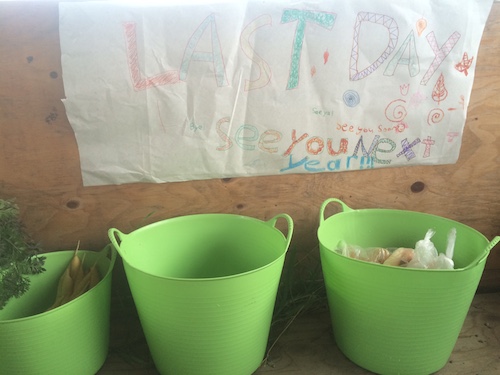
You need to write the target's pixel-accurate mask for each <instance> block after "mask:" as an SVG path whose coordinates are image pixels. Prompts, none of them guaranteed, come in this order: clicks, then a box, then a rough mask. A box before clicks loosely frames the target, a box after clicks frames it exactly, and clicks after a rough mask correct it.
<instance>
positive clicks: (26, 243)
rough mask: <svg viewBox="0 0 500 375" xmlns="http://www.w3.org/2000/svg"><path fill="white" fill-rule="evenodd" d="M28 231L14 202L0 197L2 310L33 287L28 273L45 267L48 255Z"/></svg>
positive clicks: (38, 271)
mask: <svg viewBox="0 0 500 375" xmlns="http://www.w3.org/2000/svg"><path fill="white" fill-rule="evenodd" d="M39 253H40V247H39V245H38V244H36V243H35V242H33V240H32V239H31V238H30V236H29V235H28V234H27V233H26V231H25V228H24V226H23V225H22V223H21V221H20V219H19V208H18V207H17V205H16V204H14V202H12V201H9V200H4V199H0V310H1V309H3V308H4V307H5V305H6V304H7V302H8V301H9V300H10V299H11V298H13V297H15V298H19V297H20V296H22V295H23V294H24V293H26V292H27V291H28V289H29V287H30V279H29V277H28V275H33V274H38V273H41V272H43V271H45V268H43V265H44V263H45V257H43V256H40V255H39Z"/></svg>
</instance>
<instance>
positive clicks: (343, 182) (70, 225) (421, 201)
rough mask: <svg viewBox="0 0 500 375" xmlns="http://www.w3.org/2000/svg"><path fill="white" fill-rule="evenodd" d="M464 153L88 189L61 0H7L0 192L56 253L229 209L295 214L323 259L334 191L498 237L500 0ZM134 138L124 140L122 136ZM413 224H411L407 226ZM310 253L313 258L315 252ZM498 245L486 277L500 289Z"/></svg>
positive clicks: (300, 241) (301, 238) (3, 5)
mask: <svg viewBox="0 0 500 375" xmlns="http://www.w3.org/2000/svg"><path fill="white" fill-rule="evenodd" d="M476 61H477V67H476V78H475V83H474V88H473V92H472V97H471V101H470V104H469V112H468V120H467V124H466V127H465V131H464V137H463V144H462V149H461V154H460V158H459V160H458V162H457V163H456V164H454V165H446V166H422V167H406V168H391V169H380V170H365V171H352V172H341V173H324V174H310V175H304V174H302V175H287V176H269V177H249V178H234V179H213V180H207V181H194V182H179V183H166V184H127V185H120V186H101V187H83V185H82V179H81V173H80V162H79V155H78V149H77V144H76V141H75V137H74V133H73V131H72V129H71V126H70V125H69V123H68V120H67V117H66V115H65V111H64V106H63V105H62V103H61V99H62V98H64V90H63V81H62V72H61V63H60V49H59V35H58V6H57V2H50V1H48V2H16V1H13V2H0V197H1V198H16V199H17V202H18V204H19V206H20V208H21V210H22V219H23V221H24V223H25V225H26V227H27V229H28V230H29V231H30V233H31V234H32V235H33V236H34V238H36V239H37V240H38V241H40V242H41V243H42V245H43V246H44V248H45V249H46V251H55V250H60V249H70V248H74V247H75V245H76V243H77V241H81V247H82V248H87V249H95V250H97V249H100V248H102V247H103V246H104V245H105V244H106V243H107V242H109V241H108V238H107V230H108V228H110V227H117V228H119V229H120V230H122V231H124V232H129V231H132V230H134V229H136V228H138V227H140V226H143V225H145V224H148V223H151V222H153V221H157V220H161V219H165V218H171V217H175V216H180V215H187V214H194V213H207V212H221V213H235V214H242V215H247V216H252V217H256V218H259V219H262V220H267V219H269V218H271V217H273V216H274V215H276V214H278V213H282V212H285V213H288V214H290V215H291V216H292V217H293V219H294V222H295V232H294V237H293V241H292V247H293V248H294V249H297V250H298V251H299V254H300V255H301V256H303V257H305V256H307V254H312V259H314V260H313V261H312V263H313V264H311V262H309V263H307V262H304V264H310V265H311V266H314V262H317V261H318V260H317V257H315V255H317V248H316V246H317V237H316V230H317V226H318V213H319V207H320V205H321V203H322V202H323V201H324V200H325V199H326V198H329V197H338V198H341V199H343V200H344V201H345V202H346V203H347V204H348V205H349V206H350V207H352V208H373V207H382V208H395V209H407V210H414V211H422V212H427V213H432V214H436V215H440V216H444V217H447V218H450V219H453V220H457V221H460V222H463V223H464V224H466V225H469V226H471V227H473V228H475V229H477V230H479V231H480V232H482V233H483V234H484V235H485V236H486V237H487V238H488V239H492V238H493V237H494V236H495V235H500V190H499V182H500V172H499V166H500V153H499V150H500V3H495V4H494V5H493V10H492V13H491V15H490V18H489V20H488V22H487V25H486V29H485V32H484V36H483V40H482V45H481V47H480V50H479V55H478V56H477V60H476ZM124 147H126V145H124ZM409 225H410V224H409ZM308 259H309V258H308ZM499 269H500V246H497V248H496V249H494V250H493V251H492V253H491V255H490V257H489V259H488V262H487V270H486V272H485V274H484V276H483V280H482V284H481V285H483V286H485V287H492V288H497V289H500V277H498V276H497V274H499Z"/></svg>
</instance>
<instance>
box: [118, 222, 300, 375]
mask: <svg viewBox="0 0 500 375" xmlns="http://www.w3.org/2000/svg"><path fill="white" fill-rule="evenodd" d="M279 218H283V219H285V220H286V221H287V226H288V230H287V234H286V236H285V235H284V234H283V233H282V232H281V231H280V230H279V229H277V228H276V227H275V225H276V222H277V220H278V219H279ZM292 231H293V222H292V219H291V218H290V217H289V216H288V215H286V214H281V215H277V216H275V217H274V218H272V219H271V220H269V221H265V222H264V221H260V220H257V219H253V218H249V217H245V216H238V215H229V214H200V215H189V216H182V217H177V218H173V219H168V220H164V221H160V222H157V223H154V224H150V225H147V226H145V227H143V228H140V229H138V230H135V231H133V232H132V233H130V234H124V233H122V232H120V231H119V230H117V229H114V228H113V229H110V230H109V237H110V239H111V241H112V243H113V244H114V246H115V247H116V249H117V250H118V253H119V254H120V255H121V257H122V258H123V264H124V268H125V273H126V276H127V280H128V283H129V285H130V289H131V292H132V297H133V299H134V303H135V305H136V308H137V311H138V314H139V318H140V320H141V325H142V328H143V330H144V334H145V337H146V340H147V342H148V345H149V349H150V352H151V355H152V358H153V361H154V363H155V365H156V367H157V369H158V371H159V372H160V373H161V374H175V375H184V374H196V375H198V374H204V375H210V374H214V375H224V374H227V375H238V374H241V375H249V374H251V373H252V372H254V371H255V370H256V369H257V368H258V367H259V366H260V364H261V362H262V360H263V358H264V355H265V350H266V347H267V340H268V336H269V330H270V325H271V319H272V313H273V309H274V304H275V300H276V293H277V289H278V284H279V280H280V277H281V272H282V269H283V263H284V259H285V255H286V252H287V250H288V246H289V244H290V240H291V236H292Z"/></svg>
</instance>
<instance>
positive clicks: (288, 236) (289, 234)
mask: <svg viewBox="0 0 500 375" xmlns="http://www.w3.org/2000/svg"><path fill="white" fill-rule="evenodd" d="M280 218H282V219H285V220H286V221H287V223H288V231H287V234H286V247H285V249H287V250H288V247H289V246H290V242H291V240H292V233H293V220H292V218H291V216H290V215H288V214H278V215H276V216H275V217H273V218H271V219H269V220H268V221H267V224H269V225H271V226H273V227H274V226H275V225H276V222H277V221H278V219H280Z"/></svg>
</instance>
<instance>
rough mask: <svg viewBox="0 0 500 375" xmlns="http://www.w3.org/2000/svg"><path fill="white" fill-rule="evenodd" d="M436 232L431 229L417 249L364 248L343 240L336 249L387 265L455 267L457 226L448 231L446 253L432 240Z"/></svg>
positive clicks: (416, 246)
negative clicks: (439, 250) (439, 251)
mask: <svg viewBox="0 0 500 375" xmlns="http://www.w3.org/2000/svg"><path fill="white" fill-rule="evenodd" d="M434 234H435V231H434V230H433V229H429V230H428V231H427V233H426V234H425V237H424V239H423V240H419V241H417V243H416V244H415V249H412V248H407V247H398V248H396V249H386V248H383V247H367V248H362V247H360V246H357V245H350V244H347V243H346V242H345V241H344V240H342V241H340V242H339V244H338V247H337V249H336V251H337V252H339V253H340V254H342V255H344V256H347V257H349V258H354V259H359V260H363V261H366V262H372V263H380V264H384V265H386V266H399V267H407V268H419V269H440V270H451V269H453V267H454V262H453V251H454V247H455V240H456V236H457V230H456V228H451V229H450V231H449V233H448V242H447V244H446V252H445V253H438V251H437V249H436V246H434V243H433V242H432V241H431V238H432V236H434Z"/></svg>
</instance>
